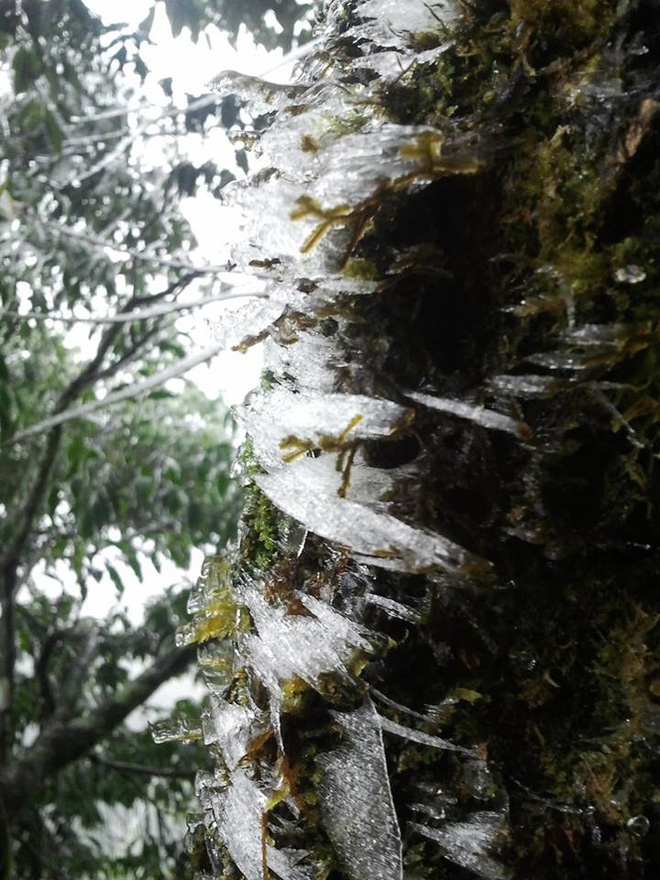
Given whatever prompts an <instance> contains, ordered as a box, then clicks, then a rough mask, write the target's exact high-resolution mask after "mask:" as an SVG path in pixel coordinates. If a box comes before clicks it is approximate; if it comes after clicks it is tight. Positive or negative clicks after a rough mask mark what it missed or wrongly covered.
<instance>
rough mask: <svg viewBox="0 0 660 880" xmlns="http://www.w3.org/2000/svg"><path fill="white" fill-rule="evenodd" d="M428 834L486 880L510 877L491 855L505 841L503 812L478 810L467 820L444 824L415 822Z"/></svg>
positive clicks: (447, 853) (447, 855) (452, 859)
mask: <svg viewBox="0 0 660 880" xmlns="http://www.w3.org/2000/svg"><path fill="white" fill-rule="evenodd" d="M410 827H411V828H414V829H415V830H416V831H418V832H419V833H420V834H422V835H424V837H428V838H429V839H430V840H435V841H436V843H439V844H440V846H441V847H442V849H443V851H444V854H445V858H447V859H448V860H449V861H450V862H453V863H454V864H456V865H460V866H461V867H462V868H466V869H467V870H468V871H472V872H473V873H474V874H476V875H477V877H483V878H484V880H506V878H507V877H508V873H507V872H506V871H505V870H504V868H503V867H502V865H500V863H499V862H498V861H497V860H496V859H495V858H493V856H492V855H490V851H491V850H492V849H494V848H496V847H497V846H498V844H500V843H501V839H502V838H503V837H504V835H505V834H506V831H507V823H506V819H505V817H504V815H503V814H502V813H497V812H495V811H491V810H484V811H483V812H481V813H474V814H473V815H472V816H471V818H470V819H469V820H468V821H466V822H448V823H447V824H446V825H444V826H443V827H441V828H430V827H429V826H427V825H420V824H418V823H417V822H411V823H410Z"/></svg>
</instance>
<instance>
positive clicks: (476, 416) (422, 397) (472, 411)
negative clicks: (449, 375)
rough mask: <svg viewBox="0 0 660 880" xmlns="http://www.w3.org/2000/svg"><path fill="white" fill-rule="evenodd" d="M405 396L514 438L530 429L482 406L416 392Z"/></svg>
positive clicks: (524, 435) (527, 432) (526, 433)
mask: <svg viewBox="0 0 660 880" xmlns="http://www.w3.org/2000/svg"><path fill="white" fill-rule="evenodd" d="M407 396H408V397H409V398H410V399H411V400H414V401H415V403H421V404H422V405H423V406H426V407H428V408H429V409H435V410H438V412H445V413H449V414H450V415H453V416H457V417H458V418H459V419H468V420H469V421H471V422H475V423H476V424H477V425H481V426H482V427H483V428H489V429H491V430H494V431H506V432H507V433H508V434H514V435H515V436H516V437H526V436H528V435H529V431H530V429H529V426H528V425H525V424H524V423H523V422H518V421H516V420H515V419H512V418H510V417H509V416H505V415H503V414H502V413H498V412H495V411H494V410H492V409H486V408H485V407H483V406H475V405H474V404H471V403H464V402H463V401H460V400H450V399H449V398H447V397H433V396H432V395H431V394H420V393H418V392H409V393H408V395H407Z"/></svg>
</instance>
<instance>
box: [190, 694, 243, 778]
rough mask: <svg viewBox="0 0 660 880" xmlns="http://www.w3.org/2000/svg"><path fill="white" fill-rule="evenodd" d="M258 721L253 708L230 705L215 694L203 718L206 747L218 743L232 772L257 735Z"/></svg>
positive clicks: (211, 697)
mask: <svg viewBox="0 0 660 880" xmlns="http://www.w3.org/2000/svg"><path fill="white" fill-rule="evenodd" d="M255 721H256V717H255V712H254V710H253V709H251V708H249V707H248V706H241V705H239V704H237V703H230V702H228V701H227V700H224V699H222V697H220V696H218V695H217V694H213V693H212V694H211V696H210V710H209V711H208V712H207V713H206V714H205V715H204V716H203V717H202V729H203V731H204V742H205V743H206V745H212V744H213V743H217V744H218V746H219V748H220V749H221V751H222V756H223V759H224V761H225V764H226V765H227V767H228V768H229V769H230V770H235V769H236V767H237V766H238V763H239V761H240V760H241V759H242V758H243V757H244V756H245V754H246V753H247V751H248V743H249V741H250V739H251V738H252V737H253V736H254V734H255Z"/></svg>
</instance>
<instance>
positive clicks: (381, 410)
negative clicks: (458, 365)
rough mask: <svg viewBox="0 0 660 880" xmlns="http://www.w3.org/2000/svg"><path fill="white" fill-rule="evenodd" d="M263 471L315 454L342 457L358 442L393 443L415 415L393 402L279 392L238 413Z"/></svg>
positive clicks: (358, 397)
mask: <svg viewBox="0 0 660 880" xmlns="http://www.w3.org/2000/svg"><path fill="white" fill-rule="evenodd" d="M238 415H239V419H240V421H241V422H242V424H243V426H244V427H245V429H246V430H247V432H248V433H249V434H250V436H251V437H252V440H253V444H254V449H255V452H256V454H257V456H258V458H259V459H260V461H261V462H262V464H264V466H266V467H268V468H274V467H277V466H281V464H282V462H283V461H287V460H293V459H295V458H298V457H300V456H301V455H304V454H305V452H307V451H309V450H311V449H316V448H320V449H324V450H326V451H328V452H343V451H345V450H347V449H348V448H349V447H350V445H351V444H352V443H353V442H354V441H355V440H357V439H360V438H366V437H369V438H372V437H389V436H391V435H392V434H394V433H395V432H396V431H397V430H398V429H399V428H400V427H402V426H405V425H406V424H407V423H408V422H409V421H410V416H411V412H410V410H406V409H405V408H404V407H402V406H399V405H398V404H396V403H393V402H392V401H390V400H381V399H377V398H371V397H366V396H364V395H352V394H311V393H307V392H301V393H299V394H295V393H293V392H292V391H288V390H287V389H286V388H283V387H280V388H276V389H274V390H273V391H271V392H269V393H268V394H263V395H259V396H255V397H253V398H252V399H251V400H250V402H249V404H248V405H247V406H245V407H243V408H242V409H241V410H239V411H238Z"/></svg>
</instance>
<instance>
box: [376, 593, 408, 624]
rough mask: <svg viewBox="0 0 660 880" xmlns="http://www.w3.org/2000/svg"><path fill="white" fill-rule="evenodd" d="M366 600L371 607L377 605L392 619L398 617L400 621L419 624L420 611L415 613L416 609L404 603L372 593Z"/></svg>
mask: <svg viewBox="0 0 660 880" xmlns="http://www.w3.org/2000/svg"><path fill="white" fill-rule="evenodd" d="M365 598H366V601H367V602H368V603H369V605H375V606H376V607H377V608H382V610H383V611H384V612H385V613H386V614H389V615H390V617H397V618H399V620H407V621H408V622H409V623H419V619H420V616H421V615H420V613H419V611H415V609H414V608H410V607H409V606H408V605H404V604H403V603H402V602H397V601H396V599H389V598H387V596H378V595H376V594H375V593H371V594H370V595H368V596H366V597H365Z"/></svg>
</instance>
